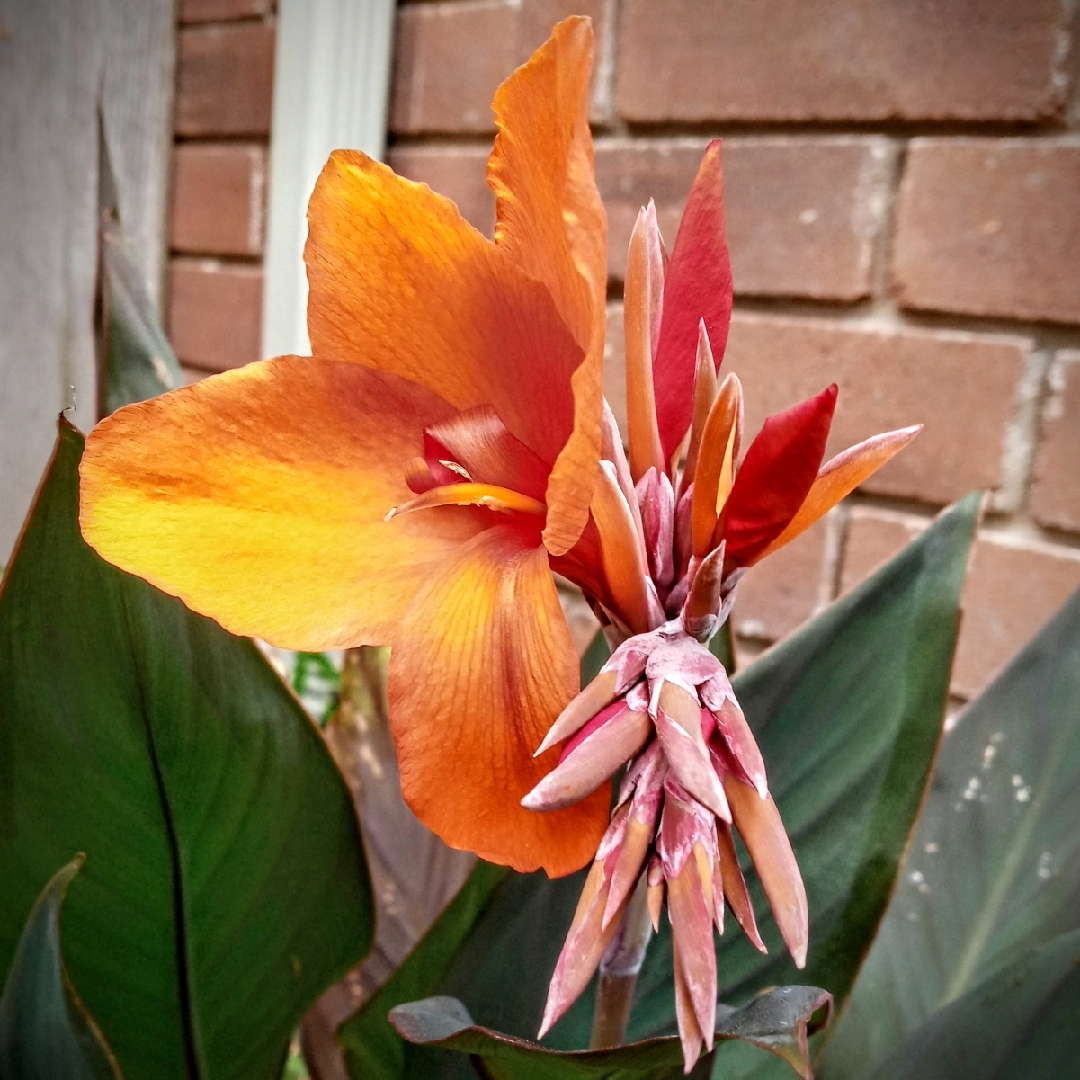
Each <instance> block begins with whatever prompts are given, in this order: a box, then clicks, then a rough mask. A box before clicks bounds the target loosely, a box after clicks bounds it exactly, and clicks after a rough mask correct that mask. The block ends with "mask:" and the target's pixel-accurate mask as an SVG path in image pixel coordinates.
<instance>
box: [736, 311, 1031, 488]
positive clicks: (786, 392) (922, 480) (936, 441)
mask: <svg viewBox="0 0 1080 1080" xmlns="http://www.w3.org/2000/svg"><path fill="white" fill-rule="evenodd" d="M1029 347H1030V342H1029V341H1027V340H1026V339H1024V338H1017V337H991V336H988V335H982V334H967V333H957V332H948V331H936V330H913V329H875V328H871V327H864V326H859V325H858V324H853V323H841V322H837V321H833V320H825V319H804V318H789V317H781V316H767V315H756V314H754V315H752V314H746V313H736V315H735V317H734V319H733V320H732V327H731V337H730V340H729V344H728V351H727V358H726V359H725V361H724V370H726V371H734V372H736V373H737V374H738V375H739V377H740V379H742V382H743V387H744V389H745V391H746V429H747V433H748V435H750V436H752V435H753V434H755V433H756V432H757V431H758V430H759V429H760V427H761V424H762V421H763V420H764V419H765V417H766V416H767V415H770V414H772V413H775V412H779V411H780V410H781V409H784V408H787V407H788V406H789V405H792V404H794V403H795V402H797V401H801V400H803V399H804V398H807V397H809V396H811V395H812V394H816V393H819V392H820V391H821V390H822V389H824V387H826V386H827V385H828V384H829V383H830V382H836V383H837V384H838V385H839V387H840V396H839V400H838V404H837V409H836V418H835V421H834V423H833V429H832V435H831V437H830V439H829V445H828V451H827V452H828V453H829V454H834V453H837V452H838V451H840V450H842V449H844V448H845V447H847V446H850V445H851V444H853V443H856V442H858V441H860V440H861V439H865V438H867V437H869V436H870V435H873V434H875V433H876V432H879V431H888V430H891V429H894V428H899V427H905V426H907V425H908V424H916V423H921V424H924V425H925V428H924V430H923V431H922V432H921V433H920V434H919V436H918V437H917V438H916V439H915V440H914V442H912V444H911V445H910V446H909V447H907V448H906V449H905V450H904V451H903V453H901V454H900V455H899V456H898V457H897V458H896V459H895V460H893V461H892V462H890V463H889V464H888V465H886V466H885V468H884V469H882V470H881V471H880V472H878V473H876V474H875V475H874V476H873V477H872V478H871V479H870V480H868V481H867V482H866V484H865V485H864V490H867V491H874V492H878V493H881V494H886V495H896V496H900V497H903V498H909V499H918V500H920V501H923V502H929V503H935V504H945V503H948V502H952V501H953V500H955V499H957V498H960V497H961V496H962V495H964V494H966V493H967V492H968V491H971V490H972V489H973V488H993V487H995V486H997V485H999V484H1000V483H1001V482H1002V476H1001V472H1002V459H1003V456H1004V452H1005V433H1006V426H1007V425H1008V423H1009V421H1010V419H1011V418H1012V414H1013V402H1014V397H1015V395H1016V392H1017V387H1018V385H1019V382H1020V379H1021V376H1022V374H1023V371H1024V366H1025V360H1026V357H1027V354H1028V349H1029Z"/></svg>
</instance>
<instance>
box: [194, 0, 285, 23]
mask: <svg viewBox="0 0 1080 1080" xmlns="http://www.w3.org/2000/svg"><path fill="white" fill-rule="evenodd" d="M272 7H273V2H272V0H180V10H179V19H180V23H181V24H185V23H201V22H228V21H229V20H230V19H248V18H251V17H252V16H259V15H269V14H270V10H271V8H272Z"/></svg>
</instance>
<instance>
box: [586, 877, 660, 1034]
mask: <svg viewBox="0 0 1080 1080" xmlns="http://www.w3.org/2000/svg"><path fill="white" fill-rule="evenodd" d="M651 936H652V923H651V922H650V921H649V908H648V904H647V903H646V888H645V876H644V875H642V877H641V880H640V881H639V882H638V885H637V888H636V889H635V890H634V895H633V896H632V897H631V898H630V903H629V904H628V905H627V908H626V914H625V915H624V916H623V921H622V923H620V925H619V929H618V930H617V931H616V932H615V936H614V937H613V938H612V939H611V944H610V945H609V946H608V948H607V952H605V953H604V958H603V960H601V961H600V983H599V985H598V986H597V988H596V1008H595V1010H594V1012H593V1030H592V1041H591V1042H590V1044H589V1045H590V1046H591V1047H592V1048H593V1049H594V1050H601V1049H604V1048H606V1047H610V1046H620V1045H622V1042H623V1039H624V1038H625V1037H626V1025H627V1023H628V1022H629V1020H630V1006H631V1005H632V1004H633V1000H634V987H635V985H636V984H637V977H638V972H639V971H640V970H641V965H642V964H643V963H644V962H645V952H646V950H647V949H648V947H649V938H650V937H651Z"/></svg>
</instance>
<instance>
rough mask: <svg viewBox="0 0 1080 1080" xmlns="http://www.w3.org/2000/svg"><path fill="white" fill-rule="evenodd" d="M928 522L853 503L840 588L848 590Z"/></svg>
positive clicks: (904, 544) (903, 546) (911, 515)
mask: <svg viewBox="0 0 1080 1080" xmlns="http://www.w3.org/2000/svg"><path fill="white" fill-rule="evenodd" d="M929 524H930V522H929V521H928V520H927V519H926V518H921V517H915V516H914V515H913V514H901V513H895V512H893V511H888V510H878V509H876V508H873V507H868V506H853V507H852V508H851V516H850V518H849V519H848V530H847V540H846V542H845V543H844V561H843V566H842V569H841V572H840V591H841V592H842V593H847V592H851V590H852V589H854V588H855V586H856V585H858V584H859V582H860V581H862V580H863V579H864V578H868V577H869V576H870V575H871V574H872V573H873V572H874V571H875V570H877V569H878V567H879V566H882V565H884V564H885V563H887V562H888V561H889V560H890V559H891V558H892V557H893V556H894V555H896V554H898V553H899V552H900V551H901V550H902V549H903V548H905V547H907V546H908V544H910V543H911V541H912V540H914V539H915V538H916V537H917V536H918V535H919V533H921V532H922V531H923V530H924V529H925V528H926V527H927V525H929Z"/></svg>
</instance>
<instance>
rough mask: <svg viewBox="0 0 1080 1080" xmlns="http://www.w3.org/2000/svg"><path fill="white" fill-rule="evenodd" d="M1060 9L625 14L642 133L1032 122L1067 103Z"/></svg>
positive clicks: (953, 1) (632, 110) (973, 3)
mask: <svg viewBox="0 0 1080 1080" xmlns="http://www.w3.org/2000/svg"><path fill="white" fill-rule="evenodd" d="M1064 20H1065V11H1064V5H1062V4H1061V3H1060V2H1059V0H1023V2H1021V3H1018V2H1017V0H948V2H947V3H942V2H936V0H756V2H754V3H747V2H745V0H667V2H666V3H657V2H656V0H626V2H625V3H624V5H623V11H622V17H621V21H620V33H619V49H618V53H619V58H620V63H619V80H618V89H617V108H618V112H619V114H620V115H621V116H623V117H624V118H625V119H627V120H630V121H635V122H641V123H664V122H668V121H690V122H698V123H700V122H707V121H731V120H779V121H798V120H812V119H813V120H864V121H868V120H886V119H892V118H897V119H903V120H967V121H972V120H1013V121H1017V120H1028V121H1030V120H1036V119H1042V118H1046V117H1049V116H1053V115H1055V114H1056V113H1057V112H1059V111H1060V109H1061V108H1062V105H1063V101H1064V85H1063V83H1064V79H1063V78H1062V72H1061V71H1060V70H1059V65H1060V63H1061V54H1060V52H1059V48H1058V41H1059V34H1060V33H1063V32H1064V29H1065V26H1064Z"/></svg>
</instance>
